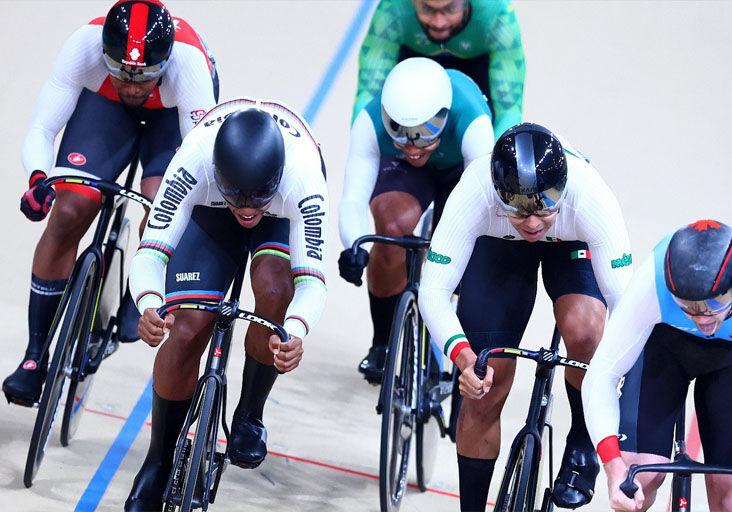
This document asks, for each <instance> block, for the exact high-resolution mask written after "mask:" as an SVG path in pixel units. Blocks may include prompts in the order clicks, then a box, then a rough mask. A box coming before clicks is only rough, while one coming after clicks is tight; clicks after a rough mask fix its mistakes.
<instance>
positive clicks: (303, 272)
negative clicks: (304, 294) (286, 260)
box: [292, 267, 325, 286]
mask: <svg viewBox="0 0 732 512" xmlns="http://www.w3.org/2000/svg"><path fill="white" fill-rule="evenodd" d="M292 280H293V281H295V286H297V285H298V284H300V283H308V282H316V283H318V284H321V285H323V286H325V276H324V275H323V273H322V272H320V271H318V270H317V269H314V268H311V267H295V268H293V269H292Z"/></svg>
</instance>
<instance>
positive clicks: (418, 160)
mask: <svg viewBox="0 0 732 512" xmlns="http://www.w3.org/2000/svg"><path fill="white" fill-rule="evenodd" d="M439 145H440V139H437V140H436V141H434V142H433V143H432V144H430V145H429V146H425V147H423V148H420V147H417V146H415V145H413V144H407V145H405V146H402V145H401V144H397V143H396V142H395V143H394V147H395V148H397V149H398V150H399V151H401V152H402V154H403V155H404V160H405V161H406V162H407V163H408V164H409V165H411V166H413V167H423V166H424V165H425V164H426V163H427V160H429V159H430V156H431V155H432V153H433V152H434V151H435V150H436V149H437V148H438V146H439Z"/></svg>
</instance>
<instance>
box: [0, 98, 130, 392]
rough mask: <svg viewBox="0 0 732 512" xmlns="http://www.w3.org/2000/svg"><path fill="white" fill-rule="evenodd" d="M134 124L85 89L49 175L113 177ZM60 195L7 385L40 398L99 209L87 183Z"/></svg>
mask: <svg viewBox="0 0 732 512" xmlns="http://www.w3.org/2000/svg"><path fill="white" fill-rule="evenodd" d="M134 134H135V125H134V123H133V121H132V119H131V118H130V116H129V114H127V112H125V111H124V109H123V108H122V107H121V105H120V104H119V103H115V102H113V101H110V100H107V99H106V98H104V97H103V96H101V95H99V94H95V93H92V92H90V91H87V90H84V91H83V92H82V94H81V96H80V97H79V101H78V103H77V106H76V109H75V111H74V114H73V115H72V116H71V118H70V120H69V122H68V123H67V125H66V129H65V131H64V135H63V137H62V139H61V144H60V147H59V152H58V156H57V160H56V164H55V168H54V170H53V172H52V173H51V174H52V175H53V174H56V175H59V174H87V175H93V176H96V177H99V178H104V179H115V178H116V177H117V176H118V175H119V173H120V172H121V170H122V169H123V168H124V166H125V165H126V164H127V162H129V159H130V158H131V154H132V150H133V144H134ZM56 189H57V190H58V196H57V199H56V202H55V205H54V207H53V209H52V211H51V215H50V217H49V220H48V224H47V225H46V228H45V230H44V231H43V234H42V235H41V238H40V240H39V242H38V244H37V245H36V249H35V253H34V257H33V267H32V275H31V291H30V303H29V308H28V330H29V340H28V345H27V347H26V353H25V357H24V359H23V361H24V362H23V363H21V365H20V366H19V367H18V369H17V370H16V371H15V372H14V373H13V374H11V376H10V377H8V379H6V381H5V382H4V383H3V390H4V391H5V392H6V394H8V395H10V396H16V397H19V398H24V399H25V400H36V399H37V398H38V397H39V396H40V392H41V386H42V383H43V379H44V374H45V366H46V363H47V354H42V351H43V346H44V344H45V341H46V337H47V336H48V329H49V328H50V326H51V322H52V320H53V316H54V314H55V312H56V309H57V307H58V304H59V302H60V300H61V295H62V293H63V290H64V288H65V286H66V281H67V279H68V277H69V274H70V273H71V270H72V268H73V266H74V262H75V260H76V251H77V248H78V245H79V241H80V240H81V237H82V236H83V235H84V233H85V232H86V231H87V229H88V228H89V226H90V225H91V223H92V221H93V220H94V218H95V216H96V214H97V212H98V210H99V195H98V194H96V193H94V192H90V191H89V189H88V188H86V187H73V186H68V185H58V186H57V187H56Z"/></svg>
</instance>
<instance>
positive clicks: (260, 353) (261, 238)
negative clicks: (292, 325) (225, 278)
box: [229, 218, 295, 468]
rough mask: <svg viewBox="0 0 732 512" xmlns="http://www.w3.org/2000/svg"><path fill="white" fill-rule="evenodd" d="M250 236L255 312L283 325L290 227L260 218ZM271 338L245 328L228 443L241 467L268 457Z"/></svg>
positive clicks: (289, 289) (257, 328)
mask: <svg viewBox="0 0 732 512" xmlns="http://www.w3.org/2000/svg"><path fill="white" fill-rule="evenodd" d="M250 231H251V236H250V238H249V247H250V248H251V253H252V263H251V267H250V270H251V271H250V276H251V281H252V292H253V293H254V311H255V312H256V313H258V314H260V315H262V316H264V317H265V318H269V319H271V320H272V321H274V322H278V323H280V324H282V323H283V322H284V319H285V312H286V311H287V307H288V306H289V304H290V302H291V301H292V296H293V294H294V290H295V287H294V284H293V281H292V274H291V269H290V255H289V246H288V241H289V233H290V223H289V221H288V220H287V219H275V218H264V219H262V221H261V222H260V223H259V224H258V225H257V226H256V227H255V228H253V229H252V230H250ZM271 334H272V331H270V330H269V329H267V328H266V327H264V326H261V325H259V324H256V323H250V324H249V327H248V328H247V334H246V338H245V343H244V346H245V351H246V360H245V361H244V374H243V377H242V388H241V397H240V399H239V404H238V405H237V406H236V410H235V411H234V417H233V419H232V422H231V439H230V442H229V456H230V458H231V462H232V464H235V465H237V466H240V467H244V468H254V467H257V466H258V465H259V464H261V462H262V461H263V460H264V458H265V457H266V455H267V429H266V428H265V426H264V423H263V422H262V415H263V412H264V404H265V402H266V401H267V397H268V396H269V393H270V391H271V390H272V386H273V385H274V382H275V379H276V378H277V370H276V369H275V367H274V366H273V364H274V361H273V356H272V353H271V352H270V350H269V337H270V335H271Z"/></svg>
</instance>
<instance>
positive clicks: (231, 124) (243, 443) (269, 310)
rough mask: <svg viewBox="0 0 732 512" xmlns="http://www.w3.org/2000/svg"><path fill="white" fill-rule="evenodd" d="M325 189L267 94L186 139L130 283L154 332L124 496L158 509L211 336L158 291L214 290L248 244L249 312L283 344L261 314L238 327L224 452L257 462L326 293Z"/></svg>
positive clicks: (181, 294)
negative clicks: (138, 439)
mask: <svg viewBox="0 0 732 512" xmlns="http://www.w3.org/2000/svg"><path fill="white" fill-rule="evenodd" d="M327 233H328V192H327V187H326V183H325V166H324V164H323V161H322V158H321V155H320V149H319V146H318V144H317V143H316V142H315V139H314V138H313V137H312V135H311V133H310V128H309V127H308V126H307V124H306V123H305V121H303V120H302V118H301V117H300V116H298V115H297V114H295V113H294V112H292V111H291V110H290V109H289V108H288V107H287V106H285V105H283V104H281V103H278V102H276V101H265V100H256V99H250V98H240V99H235V100H232V101H229V102H226V103H222V104H220V105H219V106H217V107H216V108H214V109H213V110H211V111H210V112H209V113H208V114H206V116H205V117H204V118H203V119H202V120H201V121H200V122H199V124H198V126H197V127H196V128H195V129H194V130H192V131H191V133H190V134H189V135H188V137H186V138H185V140H184V141H183V144H182V146H181V148H180V150H179V151H178V152H177V153H176V155H175V157H174V158H173V160H172V161H171V163H170V165H169V166H168V170H167V171H166V173H165V176H164V180H163V186H162V187H161V189H160V192H159V193H158V194H157V196H156V197H155V202H154V204H153V207H152V210H151V212H150V216H149V219H148V221H147V227H146V229H145V233H144V235H143V239H142V242H141V243H140V248H139V250H138V251H137V254H136V255H135V257H134V259H133V262H132V271H131V276H130V287H131V290H132V294H133V297H134V298H135V301H136V303H137V307H138V309H139V310H140V312H141V313H142V319H141V320H140V336H141V337H142V339H143V340H144V341H145V342H147V343H148V344H150V345H152V346H157V345H158V344H160V343H161V342H163V338H164V334H165V332H166V331H169V333H170V336H169V338H168V339H167V340H166V341H165V342H164V343H163V345H162V346H161V348H160V350H159V351H158V353H157V356H156V358H155V367H154V370H153V408H152V435H151V439H150V448H149V450H148V454H147V457H146V458H145V461H144V463H143V465H142V468H141V469H140V471H139V473H138V474H137V477H136V478H135V482H134V485H133V488H132V491H131V492H130V495H129V498H128V499H127V502H126V504H125V510H127V511H133V510H134V511H142V510H160V508H161V507H162V493H163V490H164V489H165V485H166V482H167V481H168V475H169V473H170V469H171V465H172V462H173V460H172V459H173V452H174V450H175V443H176V440H177V438H178V434H179V432H180V429H181V426H182V423H183V421H184V420H185V415H186V412H187V411H188V407H189V405H190V401H191V398H192V396H193V393H194V390H195V387H196V380H197V377H198V368H199V361H200V358H201V355H202V353H203V351H204V350H205V348H206V345H207V344H208V341H209V338H210V335H211V331H212V328H213V321H214V315H213V314H212V313H208V312H203V311H191V310H188V311H185V310H182V309H181V310H177V311H175V313H173V314H171V315H168V316H167V317H166V318H165V320H162V319H161V318H160V317H159V316H158V314H157V312H156V309H157V308H159V307H160V306H162V305H163V304H164V303H165V302H166V301H175V300H182V301H185V299H186V298H191V297H196V298H209V299H211V300H214V301H217V300H220V299H222V298H223V297H224V294H225V293H226V290H227V289H228V287H229V285H230V284H231V281H232V279H233V278H234V275H235V273H236V271H237V268H238V267H239V266H240V265H243V264H246V261H247V257H248V255H250V254H251V265H250V272H249V273H250V277H251V283H252V291H253V292H254V300H255V308H254V311H255V312H256V313H258V314H260V315H262V316H264V317H266V318H269V319H271V320H272V321H275V322H278V323H282V322H284V326H285V329H286V330H287V332H288V333H289V334H290V335H291V338H290V340H289V342H287V343H282V344H280V342H279V339H278V338H277V337H276V336H270V334H269V332H270V331H269V330H268V329H266V328H265V327H263V326H261V325H258V324H254V323H253V324H250V325H249V328H248V330H247V334H246V338H245V350H246V361H245V364H244V374H243V384H242V392H241V398H240V400H239V404H238V405H237V407H236V410H235V411H234V417H233V420H232V425H231V438H230V443H229V446H228V452H229V456H230V459H231V462H232V463H233V464H235V465H237V466H241V467H245V468H254V467H257V466H258V465H259V464H260V463H261V462H262V461H263V460H264V457H265V456H266V454H267V445H266V441H267V431H266V429H265V427H264V424H263V423H262V413H263V409H264V404H265V401H266V400H267V397H268V395H269V392H270V390H271V389H272V386H273V385H274V381H275V378H276V377H277V372H278V371H279V372H289V371H292V370H294V369H295V368H296V367H297V366H298V364H299V363H300V359H301V358H302V354H303V344H302V339H303V338H304V337H305V335H306V334H307V333H308V331H309V330H310V329H311V328H312V327H313V325H314V324H315V323H316V322H317V320H318V319H319V317H320V314H321V311H322V309H323V306H324V303H325V295H326V288H325V277H324V271H325V263H324V262H325V257H326V246H327Z"/></svg>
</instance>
